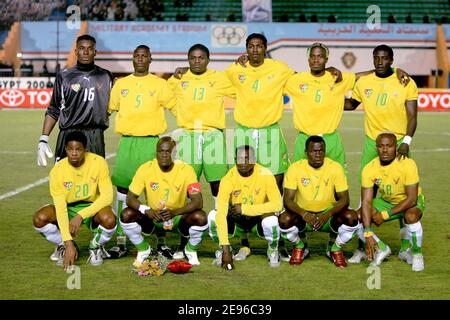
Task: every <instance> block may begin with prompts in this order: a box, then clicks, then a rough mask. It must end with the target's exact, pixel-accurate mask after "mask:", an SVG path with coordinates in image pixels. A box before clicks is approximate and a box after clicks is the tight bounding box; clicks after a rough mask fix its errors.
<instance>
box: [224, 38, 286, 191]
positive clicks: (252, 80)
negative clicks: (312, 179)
mask: <svg viewBox="0 0 450 320" xmlns="http://www.w3.org/2000/svg"><path fill="white" fill-rule="evenodd" d="M246 50H247V55H248V62H247V63H246V67H243V66H241V65H240V64H235V63H232V64H231V65H230V66H229V67H228V68H227V69H226V70H225V73H226V74H227V75H228V78H229V79H230V81H231V82H232V84H233V86H234V87H235V89H236V106H235V109H234V119H235V121H236V130H235V135H234V145H235V146H236V147H238V146H240V145H245V144H249V145H251V146H253V147H254V148H255V151H256V159H257V162H258V163H259V164H261V165H263V166H265V167H267V168H269V169H270V170H271V171H272V173H273V174H274V175H275V178H276V180H277V184H278V187H279V189H280V190H282V185H283V176H284V173H285V172H286V171H287V168H288V166H289V159H288V154H287V147H286V142H285V140H284V137H283V133H282V130H281V128H280V126H279V125H278V121H279V120H280V119H281V116H282V114H283V88H284V85H285V84H286V81H287V79H288V78H289V77H290V76H291V75H292V74H293V73H294V71H293V70H292V69H291V68H289V67H288V65H287V64H286V63H284V62H281V61H277V60H272V59H268V58H266V57H265V55H266V52H267V39H266V37H265V36H264V35H262V34H259V33H253V34H251V35H249V36H248V37H247V39H246Z"/></svg>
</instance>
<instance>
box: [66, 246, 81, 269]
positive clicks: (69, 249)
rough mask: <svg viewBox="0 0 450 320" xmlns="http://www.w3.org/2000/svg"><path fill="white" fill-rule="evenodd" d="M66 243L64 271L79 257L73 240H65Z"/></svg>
mask: <svg viewBox="0 0 450 320" xmlns="http://www.w3.org/2000/svg"><path fill="white" fill-rule="evenodd" d="M64 245H65V247H66V250H65V251H64V263H63V267H64V271H67V269H68V268H69V267H70V266H72V265H74V264H75V260H77V258H78V251H77V248H76V247H75V245H74V244H73V241H72V240H67V241H64Z"/></svg>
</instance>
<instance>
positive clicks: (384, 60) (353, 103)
mask: <svg viewBox="0 0 450 320" xmlns="http://www.w3.org/2000/svg"><path fill="white" fill-rule="evenodd" d="M393 62H394V52H393V51H392V48H391V47H389V46H387V45H380V46H377V47H376V48H375V49H374V50H373V64H374V66H375V73H373V74H370V75H367V76H364V77H361V78H360V79H359V80H358V81H357V82H356V84H355V88H354V89H353V95H352V99H349V100H346V103H345V109H346V110H353V109H355V108H356V107H357V106H358V105H359V104H360V103H362V104H363V105H364V112H365V124H364V127H365V138H364V148H363V153H362V156H361V166H360V171H359V173H360V174H359V176H360V179H361V172H362V170H363V169H364V167H365V166H366V165H367V163H369V162H370V161H371V160H372V159H374V158H376V157H377V148H376V143H375V139H376V138H377V136H378V135H379V134H380V133H381V132H385V131H389V132H393V133H394V134H395V135H396V137H397V145H398V153H397V154H398V157H399V158H405V157H408V155H409V145H410V144H411V141H412V137H413V136H414V133H415V131H416V127H417V98H418V90H417V86H416V83H415V82H414V80H412V79H411V81H409V83H408V84H407V85H406V86H403V85H402V84H400V83H399V82H398V81H397V79H396V76H395V74H394V72H393V70H392V67H391V66H392V63H393ZM400 228H401V229H400V237H401V239H402V245H401V248H400V254H402V252H403V251H405V250H407V248H408V247H409V241H408V239H407V238H406V232H407V230H406V227H405V226H403V223H402V221H401V222H400ZM355 253H356V255H355V257H354V258H355V259H353V258H351V259H350V260H349V261H354V262H360V258H362V255H361V252H355Z"/></svg>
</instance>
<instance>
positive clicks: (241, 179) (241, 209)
mask: <svg viewBox="0 0 450 320" xmlns="http://www.w3.org/2000/svg"><path fill="white" fill-rule="evenodd" d="M281 207H282V203H281V195H280V192H279V191H278V188H277V184H276V180H275V178H274V176H273V174H272V173H271V171H270V170H269V169H267V168H265V167H263V166H261V165H259V164H256V154H255V150H254V149H253V147H251V146H248V145H244V146H239V147H238V148H237V149H236V166H234V167H233V168H231V169H230V171H228V173H227V174H226V175H225V177H223V179H222V181H221V182H220V188H219V195H218V204H217V212H216V211H215V210H213V211H211V212H210V213H209V214H208V222H209V233H210V236H211V238H212V239H213V241H214V242H215V243H217V244H218V245H220V246H221V250H217V251H216V259H215V261H214V263H215V264H217V265H221V266H222V267H223V268H226V269H229V270H231V269H233V268H234V264H233V256H232V250H231V248H230V242H229V235H231V237H232V236H233V235H236V234H240V233H242V232H249V231H252V232H254V233H255V234H257V235H258V236H260V237H264V238H265V239H266V240H267V242H268V248H267V257H268V259H269V265H270V266H271V267H278V266H279V265H280V256H279V253H278V239H279V236H280V230H279V227H278V219H277V217H276V215H275V213H277V212H279V211H280V210H281Z"/></svg>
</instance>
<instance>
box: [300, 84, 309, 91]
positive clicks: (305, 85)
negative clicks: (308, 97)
mask: <svg viewBox="0 0 450 320" xmlns="http://www.w3.org/2000/svg"><path fill="white" fill-rule="evenodd" d="M298 87H299V88H300V91H301V92H303V93H305V92H306V90H308V85H307V84H306V83H300V85H299V86H298Z"/></svg>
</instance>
